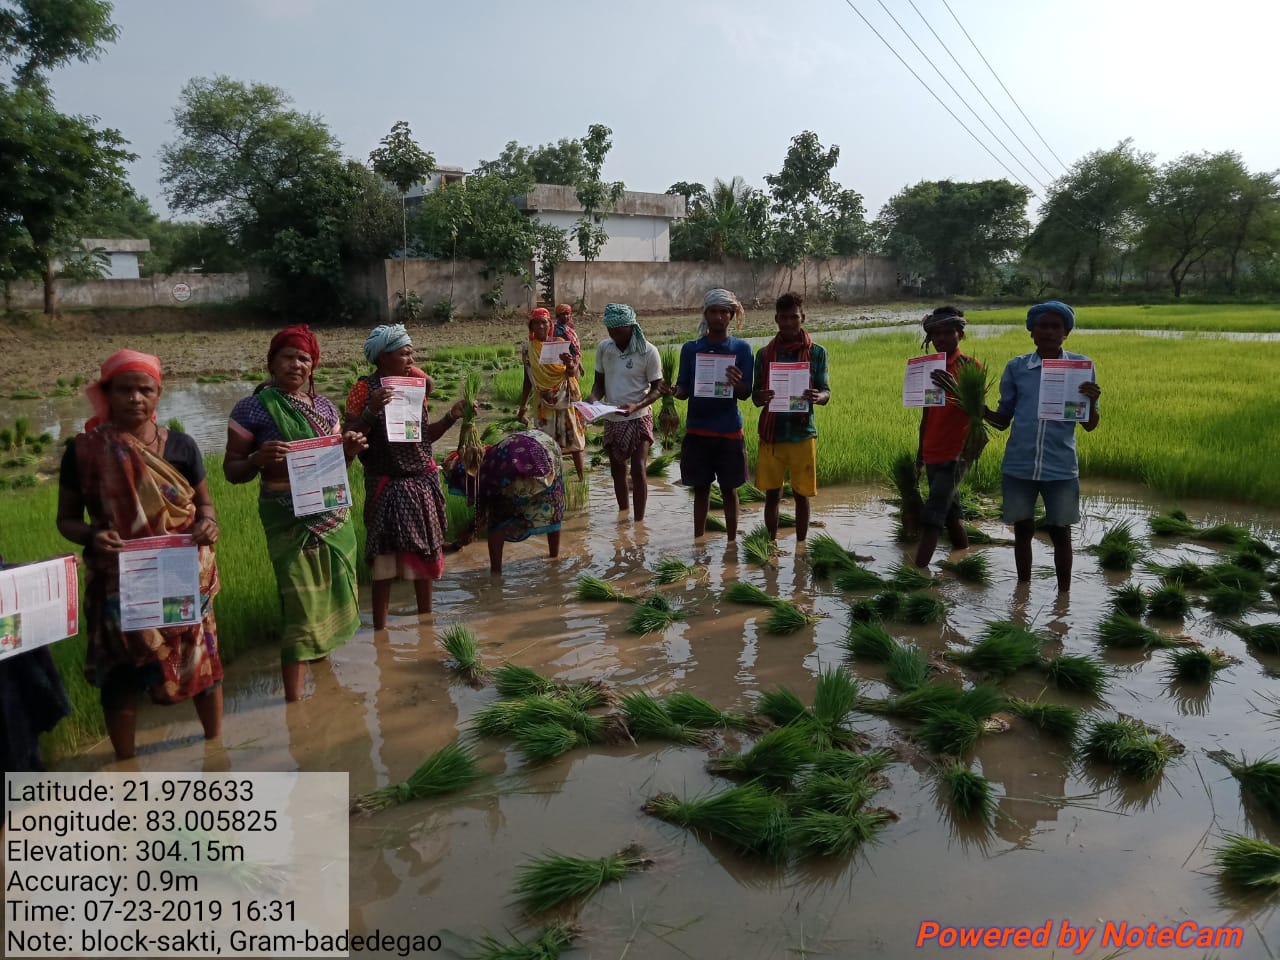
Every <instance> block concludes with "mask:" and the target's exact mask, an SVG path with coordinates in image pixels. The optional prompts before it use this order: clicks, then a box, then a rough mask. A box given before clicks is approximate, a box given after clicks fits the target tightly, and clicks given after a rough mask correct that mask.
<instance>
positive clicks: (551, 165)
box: [477, 137, 587, 187]
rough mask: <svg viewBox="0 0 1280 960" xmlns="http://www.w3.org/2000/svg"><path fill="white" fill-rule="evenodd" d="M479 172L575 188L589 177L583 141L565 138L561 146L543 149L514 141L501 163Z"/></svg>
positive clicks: (504, 151) (486, 164)
mask: <svg viewBox="0 0 1280 960" xmlns="http://www.w3.org/2000/svg"><path fill="white" fill-rule="evenodd" d="M477 172H478V173H482V174H485V175H486V176H487V175H490V174H497V175H499V176H502V177H506V178H507V179H509V180H512V179H518V178H524V177H532V178H533V182H534V183H551V184H556V185H558V186H562V187H572V186H575V185H576V184H577V183H578V181H579V180H581V179H582V178H583V176H585V175H586V173H587V160H586V155H585V154H584V153H583V145H582V141H581V140H573V139H569V138H567V137H562V138H561V139H560V140H559V141H558V142H557V143H544V144H543V145H542V146H540V147H525V146H521V145H520V144H518V143H516V141H514V140H510V141H508V142H507V145H506V146H505V147H504V148H503V149H502V153H501V154H499V155H498V159H496V160H489V161H486V162H484V163H482V164H480V166H479V167H478V168H477Z"/></svg>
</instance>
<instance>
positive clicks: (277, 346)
mask: <svg viewBox="0 0 1280 960" xmlns="http://www.w3.org/2000/svg"><path fill="white" fill-rule="evenodd" d="M285 347H293V348H294V349H295V350H301V351H302V352H303V353H305V354H307V356H309V357H310V358H311V369H312V370H314V369H315V368H316V367H318V366H320V341H319V340H317V339H316V335H315V334H314V333H312V332H311V328H310V327H308V326H307V325H306V324H305V323H295V324H294V325H293V326H291V327H285V328H284V329H283V330H281V331H280V332H279V333H277V334H276V335H275V336H274V337H272V338H271V346H270V347H268V348H267V366H268V367H269V366H271V361H272V360H274V359H275V358H276V354H277V353H279V352H280V351H281V350H283V349H284V348H285Z"/></svg>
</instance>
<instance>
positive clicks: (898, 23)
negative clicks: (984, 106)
mask: <svg viewBox="0 0 1280 960" xmlns="http://www.w3.org/2000/svg"><path fill="white" fill-rule="evenodd" d="M876 2H877V3H879V4H880V9H881V10H883V11H884V12H885V13H886V14H888V15H889V19H890V20H892V21H893V22H894V24H895V25H896V26H897V27H898V29H899V30H901V31H902V34H903V36H905V37H906V38H907V40H908V41H910V43H911V45H912V46H913V47H915V48H916V53H918V54H920V56H921V57H922V58H923V59H924V61H925V62H926V63H928V64H929V66H930V67H931V68H933V72H934V73H936V74H937V75H938V79H940V80H941V81H942V82H943V83H945V84H946V85H947V89H949V90H950V91H951V92H952V93H954V94H955V95H956V98H957V99H958V100H959V101H960V102H961V103H963V104H964V106H965V109H966V110H968V111H969V112H970V113H972V114H973V118H974V119H975V120H977V121H978V122H979V123H980V124H982V129H983V130H985V131H987V133H988V134H990V136H991V139H993V140H995V142H996V143H998V144H1000V148H1001V149H1002V150H1004V152H1005V153H1007V154H1008V155H1009V156H1010V157H1011V158H1012V159H1013V162H1014V163H1016V164H1017V165H1018V166H1020V167H1021V168H1022V169H1023V170H1024V171H1025V172H1026V174H1027V176H1028V177H1030V178H1031V179H1032V180H1034V181H1035V182H1036V183H1037V184H1039V185H1040V189H1041V190H1047V189H1048V187H1046V186H1045V185H1044V184H1043V183H1040V180H1039V178H1037V177H1036V175H1035V174H1034V173H1032V172H1031V168H1030V167H1028V166H1027V165H1026V164H1025V163H1023V162H1022V161H1021V160H1019V159H1018V157H1017V156H1016V155H1015V154H1014V152H1013V151H1012V150H1010V149H1009V147H1008V146H1007V145H1006V144H1005V142H1004V141H1003V140H1001V139H1000V137H999V135H998V134H997V133H996V132H995V131H994V130H992V129H991V127H989V126H988V125H987V121H985V120H983V119H982V117H980V116H979V115H978V111H977V110H975V109H973V107H972V106H971V105H970V103H969V101H968V100H966V99H965V98H964V95H963V94H962V93H961V92H960V91H959V90H957V89H956V88H955V84H953V83H952V82H951V81H950V80H948V79H947V75H946V74H945V73H943V72H942V71H941V70H940V69H938V65H937V64H936V63H934V62H933V58H932V57H930V56H929V55H928V54H927V53H925V52H924V51H923V50H922V49H920V44H918V43H916V40H915V37H913V36H911V34H910V33H909V32H908V31H907V28H906V27H904V26H903V25H902V23H901V21H899V20H898V18H897V17H895V16H894V15H893V11H892V10H890V9H889V8H888V7H887V6H885V3H884V0H876Z"/></svg>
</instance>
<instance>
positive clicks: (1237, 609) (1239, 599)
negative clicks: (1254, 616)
mask: <svg viewBox="0 0 1280 960" xmlns="http://www.w3.org/2000/svg"><path fill="white" fill-rule="evenodd" d="M1261 600H1262V594H1261V593H1259V592H1258V591H1257V590H1247V589H1245V588H1243V587H1235V586H1231V585H1229V584H1223V585H1221V586H1217V587H1211V588H1210V589H1208V590H1206V591H1205V594H1204V605H1205V609H1207V610H1208V611H1209V612H1210V613H1214V614H1217V615H1218V616H1220V617H1232V618H1234V617H1239V616H1240V615H1241V614H1243V613H1244V612H1245V611H1246V610H1248V609H1249V608H1250V607H1252V606H1253V605H1254V604H1255V603H1258V602H1260V601H1261Z"/></svg>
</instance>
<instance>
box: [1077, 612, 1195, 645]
mask: <svg viewBox="0 0 1280 960" xmlns="http://www.w3.org/2000/svg"><path fill="white" fill-rule="evenodd" d="M1098 642H1099V643H1101V644H1102V645H1103V646H1104V647H1115V648H1116V649H1118V650H1151V649H1156V648H1166V647H1178V646H1182V645H1183V644H1184V643H1185V642H1186V641H1184V640H1179V639H1177V638H1175V637H1168V636H1165V635H1164V634H1162V633H1159V632H1157V631H1155V630H1152V629H1151V628H1150V627H1148V626H1146V625H1145V624H1143V623H1142V622H1141V621H1139V620H1136V619H1134V618H1133V617H1131V616H1129V615H1128V614H1126V613H1112V614H1111V615H1110V616H1109V617H1107V618H1106V619H1105V620H1103V621H1102V623H1100V624H1098Z"/></svg>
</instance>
